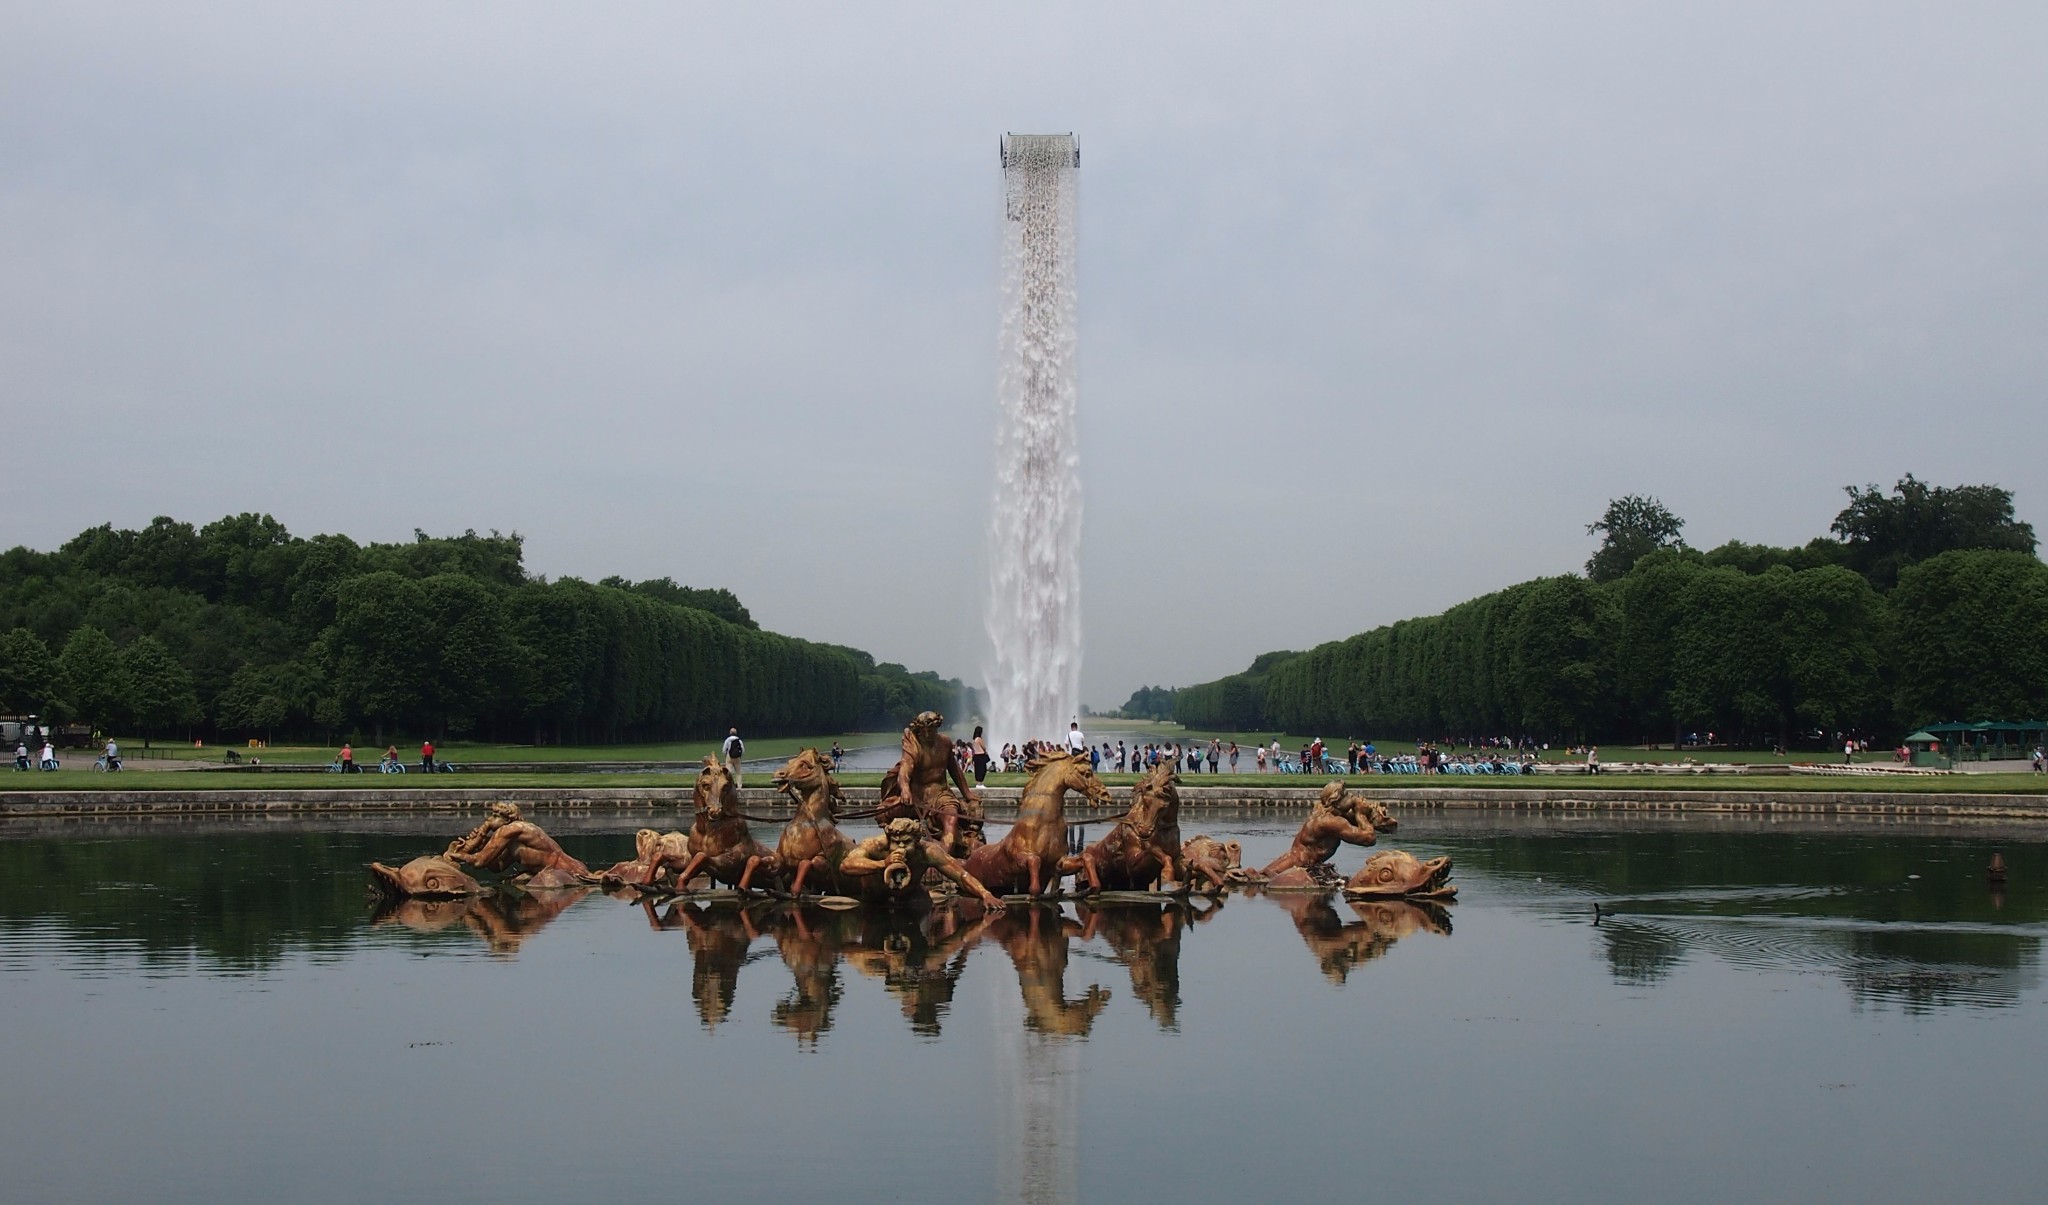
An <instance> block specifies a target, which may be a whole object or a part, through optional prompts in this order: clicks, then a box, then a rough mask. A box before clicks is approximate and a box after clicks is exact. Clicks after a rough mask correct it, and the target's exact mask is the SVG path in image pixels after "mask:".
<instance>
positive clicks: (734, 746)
mask: <svg viewBox="0 0 2048 1205" xmlns="http://www.w3.org/2000/svg"><path fill="white" fill-rule="evenodd" d="M723 749H724V752H725V768H726V769H728V770H730V771H732V785H733V786H734V787H738V786H739V785H740V759H741V758H743V757H745V756H746V755H747V742H745V741H743V740H741V739H740V730H739V729H737V728H729V729H727V730H726V733H725V744H724V746H723Z"/></svg>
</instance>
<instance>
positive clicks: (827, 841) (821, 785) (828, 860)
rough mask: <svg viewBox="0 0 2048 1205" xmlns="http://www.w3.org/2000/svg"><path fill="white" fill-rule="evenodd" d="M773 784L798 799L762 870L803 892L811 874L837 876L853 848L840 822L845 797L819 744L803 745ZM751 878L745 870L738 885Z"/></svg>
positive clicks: (792, 889)
mask: <svg viewBox="0 0 2048 1205" xmlns="http://www.w3.org/2000/svg"><path fill="white" fill-rule="evenodd" d="M775 789H776V790H778V791H781V792H782V793H783V794H785V795H787V796H789V797H790V798H791V799H792V800H794V801H795V802H796V815H794V816H792V817H790V820H789V823H788V824H786V825H784V826H783V828H782V840H781V841H780V842H778V843H777V844H776V846H775V853H774V855H773V856H772V857H770V858H769V859H768V860H766V861H764V862H762V863H761V864H760V867H759V871H760V872H761V873H763V874H767V875H769V876H771V877H773V878H775V879H777V880H778V881H779V880H784V879H787V880H788V887H789V893H790V894H791V895H802V894H803V893H804V879H805V878H806V877H807V876H810V875H818V876H821V877H824V878H827V879H836V878H837V877H838V870H839V863H840V860H841V859H843V858H845V857H846V851H848V850H850V849H852V848H853V842H852V841H851V840H849V839H848V838H847V836H846V834H845V833H842V832H840V831H839V825H838V824H837V823H836V821H837V819H838V805H839V803H840V802H842V801H843V799H844V796H842V795H841V794H840V791H839V783H838V781H837V780H835V779H834V778H833V777H832V773H831V771H829V770H827V769H826V768H825V759H824V758H822V757H819V756H818V751H817V750H816V749H805V750H804V751H803V752H801V753H799V754H797V755H796V756H795V757H792V758H790V759H789V761H788V762H787V763H786V764H784V765H783V767H782V768H781V769H780V770H777V771H776V772H775ZM747 881H748V879H747V876H746V875H742V876H741V881H740V890H742V891H745V890H746V889H747Z"/></svg>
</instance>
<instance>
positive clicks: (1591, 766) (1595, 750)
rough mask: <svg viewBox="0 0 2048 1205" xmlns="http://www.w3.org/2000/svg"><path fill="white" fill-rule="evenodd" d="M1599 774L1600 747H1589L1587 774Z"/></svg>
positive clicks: (1587, 752)
mask: <svg viewBox="0 0 2048 1205" xmlns="http://www.w3.org/2000/svg"><path fill="white" fill-rule="evenodd" d="M1599 772H1600V746H1598V745H1591V746H1588V747H1587V749H1586V773H1588V774H1598V773H1599Z"/></svg>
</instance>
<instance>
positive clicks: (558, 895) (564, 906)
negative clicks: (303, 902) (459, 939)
mask: <svg viewBox="0 0 2048 1205" xmlns="http://www.w3.org/2000/svg"><path fill="white" fill-rule="evenodd" d="M589 894H590V890H589V889H588V888H580V887H579V888H570V889H568V890H558V891H544V892H539V893H529V892H525V891H517V890H506V891H495V892H492V893H490V894H488V895H469V896H462V897H459V898H452V899H449V898H444V899H425V898H419V897H413V898H399V897H387V898H385V899H384V900H382V901H380V903H379V905H378V907H377V908H376V910H375V911H374V912H373V913H372V914H371V917H370V923H372V924H374V925H399V926H402V927H404V928H406V929H410V930H412V931H413V932H415V933H440V932H443V931H445V930H448V929H452V928H454V927H456V926H458V925H459V926H462V927H463V928H465V929H467V930H468V931H469V932H471V933H474V934H475V935H476V936H478V937H480V938H482V939H483V943H484V947H485V948H486V949H488V950H489V951H490V952H491V953H492V954H494V955H497V956H499V957H501V958H510V957H512V956H514V955H516V954H518V953H519V947H520V946H521V945H522V944H524V943H525V942H526V940H527V939H528V938H530V937H532V936H533V935H534V934H536V933H538V932H540V931H541V930H542V929H544V928H546V927H547V925H548V922H550V921H552V920H554V919H555V918H556V917H558V916H560V915H561V914H562V913H564V912H566V911H568V909H569V908H570V907H571V906H572V905H574V904H575V903H576V902H577V901H579V900H581V899H582V898H583V897H584V896H586V895H589Z"/></svg>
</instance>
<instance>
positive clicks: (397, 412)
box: [0, 0, 2048, 707]
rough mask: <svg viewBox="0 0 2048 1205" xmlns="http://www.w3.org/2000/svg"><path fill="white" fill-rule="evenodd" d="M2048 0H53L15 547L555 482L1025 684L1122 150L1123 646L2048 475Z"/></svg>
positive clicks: (32, 247) (363, 534)
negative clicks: (1045, 508)
mask: <svg viewBox="0 0 2048 1205" xmlns="http://www.w3.org/2000/svg"><path fill="white" fill-rule="evenodd" d="M2044 46H2048V5H2042V4H2040V3H2038V2H2034V3H2013V4H1970V3H1942V4H1921V5H1900V4H1886V3H1872V2H1870V0H1854V2H1845V3H1825V4H1823V3H1815V4H1797V3H1785V2H1783V0H1773V2H1771V3H1763V4H1744V3H1735V2H1717V3H1711V4H1682V5H1681V4H1643V3H1639V2H1631V3H1614V4H1582V3H1564V2H1547V3H1542V4H1535V3H1523V4H1484V3H1461V4H1434V3H1430V4H1425V3H1415V4H1404V5H1384V4H1364V3H1352V4H1333V5H1328V6H1319V5H1302V4H1288V3H1281V2H1268V3H1264V4H1259V5H1242V4H1240V5H1205V4H1194V3H1175V4H1162V5H1156V6H1137V5H1125V6H1117V5H1109V4H1104V3H1099V2H1098V3H1088V4H1077V5H1058V4H1039V5H1030V6H1019V5H1014V4H1011V5H1004V6H1001V7H997V6H993V5H980V4H970V3H960V2H954V3H943V4H941V3H926V4H895V3H879V2H874V0H868V2H864V3H861V4H857V5H850V4H834V5H827V4H813V5H788V4H775V3H761V2H759V0H752V2H749V3H743V4H737V3H736V4H728V5H710V4H682V3H635V4H625V3H593V2H585V3H580V4H574V5H569V4H560V3H545V4H537V3H536V4H525V3H516V2H509V0H491V2H489V3H476V4H469V3H454V2H436V3H430V4H421V3H417V2H408V3H389V4H387V3H362V2H356V3H349V4H326V5H319V6H298V5H290V4H281V3H278V2H277V0H262V2H248V3H241V2H236V0H218V2H214V3H207V4H203V5H202V4H183V5H175V4H172V5H167V4H158V3H133V4H101V3H89V2H80V0H67V2H66V3H62V4H55V3H34V2H31V0H4V3H0V398H4V412H5V414H6V416H7V420H8V423H7V425H8V429H9V432H10V439H9V441H8V447H7V455H6V458H5V468H4V470H0V543H4V544H7V545H13V544H28V545H30V546H32V547H37V548H52V547H55V546H56V545H57V544H58V543H60V542H61V541H63V540H64V539H66V538H68V537H69V536H71V535H73V534H76V533H77V532H78V531H80V530H82V529H84V528H86V527H89V526H94V525H97V524H99V523H103V522H113V523H115V524H116V525H119V526H140V525H142V524H145V523H147V522H148V521H149V519H150V518H151V517H152V516H154V515H158V514H168V515H172V516H175V517H178V518H181V519H186V520H190V521H192V522H195V523H203V522H206V521H208V520H211V519H214V518H218V517H219V516H221V515H223V514H228V513H233V512H239V511H245V510H248V511H268V512H270V513H271V514H274V515H276V516H277V517H278V518H279V519H281V520H282V521H284V522H285V523H286V524H287V525H288V526H289V527H290V528H291V529H292V530H293V531H295V532H298V533H300V534H302V535H310V534H313V533H315V532H320V531H340V532H346V533H348V534H350V535H352V536H355V537H357V538H358V539H382V540H391V539H405V538H410V535H411V532H412V530H413V529H414V528H415V527H421V528H425V529H427V530H428V531H431V532H435V533H456V532H460V531H461V530H462V529H464V528H468V527H474V528H477V529H478V530H487V529H490V528H498V529H501V530H506V531H513V530H516V531H518V532H519V533H521V534H522V535H524V536H525V537H526V541H527V543H526V550H527V552H526V556H527V565H528V567H529V568H530V569H531V570H533V571H535V572H540V573H546V574H548V575H550V576H563V575H571V574H574V575H579V576H583V577H587V578H597V577H602V576H604V575H606V574H610V573H622V574H625V575H628V576H630V577H634V578H643V577H656V576H660V575H663V574H667V575H670V576H672V577H674V578H676V579H677V580H679V581H682V582H685V583H689V584H692V585H703V586H726V587H730V588H731V589H732V590H734V591H735V592H737V593H738V594H739V596H740V597H741V599H742V600H743V601H744V602H745V603H746V604H747V605H748V606H749V607H750V608H751V609H752V611H753V613H754V615H755V616H756V617H757V618H758V619H760V620H761V622H762V623H763V624H764V625H766V626H768V627H770V628H773V629H775V630H778V631H783V632H788V633H791V634H795V635H801V636H806V637H810V638H813V639H820V640H830V641H835V642H843V643H849V644H854V645H858V646H861V647H864V648H867V649H869V650H871V651H873V652H874V653H875V654H876V655H877V656H879V657H881V658H883V659H885V660H898V661H902V662H905V663H907V664H909V665H910V666H912V667H913V668H933V669H938V670H940V671H942V672H944V673H947V674H958V675H961V676H965V677H970V678H971V677H974V676H976V675H977V673H978V670H979V668H980V666H981V664H982V661H983V656H984V652H983V637H982V635H981V618H980V616H981V602H980V596H981V590H982V582H983V568H982V564H983V562H982V557H983V555H984V554H983V551H982V543H983V538H982V533H983V531H984V527H985V524H986V522H987V513H988V507H989V503H990V498H989V484H988V482H989V459H990V452H991V443H992V440H993V429H994V408H995V388H996V367H995V346H996V331H997V320H998V313H997V279H996V278H997V272H998V268H999V261H998V253H999V244H998V227H999V224H1000V220H1001V199H1000V198H1001V193H1000V171H999V166H998V163H997V157H996V142H997V137H998V136H999V135H1000V134H1001V133H1003V132H1004V131H1006V130H1007V131H1018V132H1064V131H1068V130H1071V131H1073V132H1074V133H1075V134H1076V136H1077V137H1078V139H1079V141H1080V144H1081V147H1082V169H1081V213H1082V219H1081V241H1080V279H1081V304H1080V315H1081V319H1080V320H1081V333H1080V347H1081V411H1082V420H1081V425H1082V432H1083V438H1084V443H1085V447H1084V450H1083V453H1082V461H1081V471H1082V479H1083V485H1084V490H1085V519H1084V535H1083V544H1084V552H1083V563H1084V582H1083V587H1082V590H1083V595H1082V597H1083V612H1084V617H1083V624H1084V633H1085V640H1086V647H1087V651H1086V670H1085V673H1084V681H1083V694H1084V698H1085V701H1086V702H1088V703H1090V704H1093V705H1096V706H1102V707H1107V706H1113V705H1115V704H1117V703H1120V702H1122V701H1123V698H1124V696H1125V695H1127V694H1128V693H1129V692H1130V691H1131V690H1132V689H1133V688H1135V687H1136V686H1138V685H1140V684H1143V683H1161V684H1167V685H1180V684H1185V683H1189V682H1195V681H1202V680H1206V679H1210V678H1214V677H1216V676H1218V675H1220V674H1224V673H1228V672H1232V671H1234V670H1237V669H1240V668H1242V667H1243V666H1244V665H1245V664H1247V663H1248V662H1249V661H1250V660H1251V658H1252V656H1253V655H1254V654H1256V653H1258V652H1261V651H1264V650H1267V649H1274V648H1305V647H1309V646H1312V645H1314V644H1316V643H1319V642H1321V641H1324V640H1329V639H1335V638H1339V637H1342V636H1346V635H1349V634H1351V633H1353V632H1357V631H1361V630H1364V629H1366V628H1369V627H1372V626H1374V625H1377V624H1380V623H1384V622H1388V621H1391V620H1395V619H1399V618H1403V617H1406V616H1411V615H1417V614H1428V613H1433V612H1435V611H1438V610H1441V609H1442V608H1444V607H1446V606H1449V605H1451V604H1454V603H1456V602H1458V601H1460V600H1462V599H1465V598H1468V597H1470V596H1472V595H1475V594H1479V593H1482V592H1485V591H1488V590H1492V589H1496V588H1499V587H1502V586H1505V585H1508V584H1510V583H1513V582H1516V581H1520V580H1523V579H1526V578H1530V577H1534V576H1538V575H1542V574H1552V573H1561V572H1569V571H1573V570H1576V569H1578V568H1579V567H1580V566H1581V565H1582V564H1583V562H1584V561H1585V559H1586V557H1587V556H1588V555H1589V554H1590V553H1591V551H1592V549H1593V541H1592V540H1591V539H1590V538H1589V537H1588V536H1587V535H1586V534H1585V525H1586V524H1587V523H1589V522H1591V521H1592V520H1593V519H1595V518H1597V517H1598V516H1599V514H1600V512H1601V510H1602V509H1603V507H1604V506H1605V504H1606V502H1607V500H1608V499H1610V498H1612V497H1616V496H1618V495H1621V494H1625V493H1632V492H1633V493H1648V494H1654V495H1656V496H1658V497H1660V498H1661V499H1662V500H1663V501H1664V502H1665V503H1666V504H1667V505H1669V506H1670V507H1671V508H1672V509H1673V510H1674V511H1676V512H1677V513H1678V514H1679V515H1680V516H1681V517H1682V518H1684V519H1685V520H1686V523H1687V526H1686V536H1687V538H1688V540H1689V541H1690V542H1691V543H1693V544H1694V545H1695V546H1698V547H1710V546H1712V545H1715V544H1718V543H1721V542H1722V541H1724V540H1728V539H1731V538H1741V539H1745V540H1750V541H1768V542H1773V543H1797V542H1803V541H1805V540H1806V539H1808V538H1810V537H1812V536H1815V535H1820V534H1823V533H1825V531H1826V529H1827V525H1828V523H1829V521H1830V520H1831V519H1832V518H1833V516H1834V515H1835V513H1836V512H1837V511H1838V510H1840V509H1841V507H1842V505H1843V503H1844V501H1845V499H1844V495H1843V494H1842V487H1843V486H1844V485H1847V484H1850V483H1866V482H1876V483H1880V484H1883V485H1886V486H1889V485H1890V484H1891V483H1892V482H1893V481H1894V480H1896V479H1897V478H1898V477H1899V476H1900V475H1901V474H1903V473H1906V472H1912V473H1914V474H1916V475H1917V476H1919V477H1921V478H1923V479H1925V480H1929V481H1933V482H1936V483H1941V484H1957V483H1962V482H1996V483H1998V484H2000V485H2003V486H2006V487H2008V488H2010V489H2012V490H2014V491H2016V493H2017V495H2018V509H2019V513H2020V517H2021V518H2023V519H2026V520H2029V521H2031V522H2033V523H2034V524H2035V525H2036V527H2037V528H2041V529H2042V530H2044V531H2048V467H2044V466H2048V412H2044V410H2043V407H2042V405H2041V401H2042V394H2043V388H2042V384H2043V380H2044V375H2048V372H2044V370H2048V338H2044V334H2048V254H2044V237H2043V232H2044V215H2048V137H2044V127H2048V70H2044V69H2043V66H2042V48H2043V47H2044Z"/></svg>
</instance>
